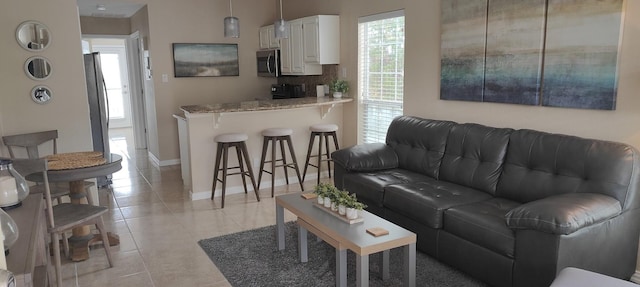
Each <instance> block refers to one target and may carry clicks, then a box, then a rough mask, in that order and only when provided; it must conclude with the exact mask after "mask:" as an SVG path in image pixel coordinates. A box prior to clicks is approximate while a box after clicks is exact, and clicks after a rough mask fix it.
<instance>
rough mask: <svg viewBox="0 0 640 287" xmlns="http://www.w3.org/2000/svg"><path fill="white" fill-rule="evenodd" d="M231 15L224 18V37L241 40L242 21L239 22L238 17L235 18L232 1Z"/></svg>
mask: <svg viewBox="0 0 640 287" xmlns="http://www.w3.org/2000/svg"><path fill="white" fill-rule="evenodd" d="M229 13H230V15H229V17H225V18H224V37H225V38H240V20H238V17H233V6H232V5H231V0H229Z"/></svg>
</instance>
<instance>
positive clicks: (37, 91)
mask: <svg viewBox="0 0 640 287" xmlns="http://www.w3.org/2000/svg"><path fill="white" fill-rule="evenodd" d="M31 99H32V100H33V101H34V102H36V103H38V104H41V105H44V104H46V103H48V102H49V100H51V89H49V87H47V86H35V87H33V89H32V90H31Z"/></svg>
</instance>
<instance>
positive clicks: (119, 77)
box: [91, 39, 131, 129]
mask: <svg viewBox="0 0 640 287" xmlns="http://www.w3.org/2000/svg"><path fill="white" fill-rule="evenodd" d="M91 42H92V45H91V52H99V53H100V62H101V64H102V73H103V75H104V82H105V86H106V89H107V97H108V99H109V112H108V115H109V128H110V129H111V128H130V127H131V98H130V97H129V75H128V68H127V54H126V51H125V46H124V40H123V39H95V40H92V41H91Z"/></svg>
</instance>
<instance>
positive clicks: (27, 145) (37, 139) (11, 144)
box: [2, 130, 94, 205]
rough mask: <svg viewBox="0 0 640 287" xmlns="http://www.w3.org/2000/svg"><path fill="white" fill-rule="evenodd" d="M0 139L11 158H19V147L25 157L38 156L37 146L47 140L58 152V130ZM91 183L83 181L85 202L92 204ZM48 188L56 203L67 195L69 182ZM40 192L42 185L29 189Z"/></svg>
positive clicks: (54, 152) (54, 151)
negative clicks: (85, 194)
mask: <svg viewBox="0 0 640 287" xmlns="http://www.w3.org/2000/svg"><path fill="white" fill-rule="evenodd" d="M2 141H3V142H4V145H5V146H7V149H8V150H9V156H10V157H11V158H12V159H15V158H19V157H17V156H16V154H17V153H18V152H19V149H21V148H22V149H25V150H26V152H27V158H30V159H35V158H40V153H39V147H40V145H42V144H45V143H47V142H52V144H53V145H52V148H53V154H57V153H58V130H50V131H43V132H35V133H27V134H17V135H10V136H3V137H2ZM93 185H94V183H93V182H91V181H85V182H84V187H85V192H86V193H87V202H88V203H89V204H91V205H93V200H92V197H91V196H90V195H89V188H91V186H93ZM50 189H51V196H52V197H53V198H54V199H56V201H57V202H58V203H60V202H61V199H60V198H61V197H63V196H66V195H69V184H68V183H66V182H63V183H53V184H51V185H50ZM42 192H43V188H42V186H35V187H34V188H32V189H31V193H42Z"/></svg>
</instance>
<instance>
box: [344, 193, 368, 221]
mask: <svg viewBox="0 0 640 287" xmlns="http://www.w3.org/2000/svg"><path fill="white" fill-rule="evenodd" d="M349 197H350V198H349V200H348V201H347V203H346V204H345V205H346V207H347V208H346V215H347V218H348V219H356V218H358V210H363V209H365V208H366V207H367V206H366V205H365V204H364V203H362V202H358V200H357V199H356V194H355V193H352V194H351V196H349Z"/></svg>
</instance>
